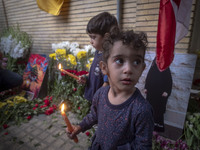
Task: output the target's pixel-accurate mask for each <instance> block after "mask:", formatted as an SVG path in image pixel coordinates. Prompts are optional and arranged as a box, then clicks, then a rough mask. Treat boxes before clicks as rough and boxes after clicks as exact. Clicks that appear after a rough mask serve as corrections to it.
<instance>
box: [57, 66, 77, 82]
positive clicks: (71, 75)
mask: <svg viewBox="0 0 200 150" xmlns="http://www.w3.org/2000/svg"><path fill="white" fill-rule="evenodd" d="M58 68H59V69H60V71H61V72H64V73H66V74H67V75H69V76H70V77H72V78H74V79H76V80H78V79H79V77H78V76H76V75H74V74H72V73H70V72H68V71H66V70H64V69H62V67H61V64H59V66H58Z"/></svg>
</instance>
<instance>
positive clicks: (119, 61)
mask: <svg viewBox="0 0 200 150" xmlns="http://www.w3.org/2000/svg"><path fill="white" fill-rule="evenodd" d="M115 62H116V63H117V64H122V63H123V62H124V61H123V59H120V58H118V59H116V60H115Z"/></svg>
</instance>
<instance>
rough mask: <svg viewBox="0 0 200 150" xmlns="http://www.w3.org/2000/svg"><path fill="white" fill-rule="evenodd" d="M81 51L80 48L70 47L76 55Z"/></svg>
mask: <svg viewBox="0 0 200 150" xmlns="http://www.w3.org/2000/svg"><path fill="white" fill-rule="evenodd" d="M79 51H81V49H80V48H72V49H70V52H71V53H72V54H73V55H74V56H77V54H78V52H79Z"/></svg>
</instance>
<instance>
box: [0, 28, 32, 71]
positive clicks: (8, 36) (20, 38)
mask: <svg viewBox="0 0 200 150" xmlns="http://www.w3.org/2000/svg"><path fill="white" fill-rule="evenodd" d="M31 46H32V40H31V37H30V36H29V35H28V34H27V33H26V32H23V31H21V30H20V28H19V26H17V27H8V28H7V29H4V30H3V32H2V33H1V34H0V52H1V53H3V55H4V57H7V58H8V61H7V69H9V70H11V71H15V72H18V73H19V74H23V69H24V68H25V66H26V64H23V63H22V60H23V59H24V58H28V57H27V56H28V54H29V53H30V48H31ZM17 63H18V64H17Z"/></svg>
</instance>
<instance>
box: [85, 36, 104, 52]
mask: <svg viewBox="0 0 200 150" xmlns="http://www.w3.org/2000/svg"><path fill="white" fill-rule="evenodd" d="M88 35H89V37H90V43H91V45H92V46H93V47H94V48H95V49H97V50H99V51H102V50H103V49H102V42H103V37H102V36H101V35H100V34H88Z"/></svg>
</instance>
